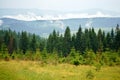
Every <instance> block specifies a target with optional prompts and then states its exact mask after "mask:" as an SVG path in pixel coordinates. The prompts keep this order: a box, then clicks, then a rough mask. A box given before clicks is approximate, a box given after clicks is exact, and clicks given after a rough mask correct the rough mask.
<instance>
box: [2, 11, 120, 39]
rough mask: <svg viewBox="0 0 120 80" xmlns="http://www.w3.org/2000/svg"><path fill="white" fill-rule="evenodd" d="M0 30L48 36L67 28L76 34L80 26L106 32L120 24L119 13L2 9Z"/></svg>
mask: <svg viewBox="0 0 120 80" xmlns="http://www.w3.org/2000/svg"><path fill="white" fill-rule="evenodd" d="M0 12H1V13H0V29H11V30H15V31H17V32H20V31H27V32H30V33H35V34H38V35H40V36H44V37H45V36H48V34H50V33H51V32H52V31H53V30H54V29H55V30H57V31H59V32H60V33H63V32H64V30H65V28H66V27H67V26H69V27H70V29H71V32H72V33H75V32H76V31H77V30H78V28H79V26H80V25H81V27H82V28H83V29H85V28H91V27H94V28H95V29H96V31H97V30H98V29H99V28H101V29H103V30H105V31H109V30H111V28H115V27H116V25H117V24H120V16H119V12H112V11H107V10H102V9H91V10H84V11H79V12H78V11H76V12H74V13H73V12H71V11H66V12H62V11H53V10H39V9H0Z"/></svg>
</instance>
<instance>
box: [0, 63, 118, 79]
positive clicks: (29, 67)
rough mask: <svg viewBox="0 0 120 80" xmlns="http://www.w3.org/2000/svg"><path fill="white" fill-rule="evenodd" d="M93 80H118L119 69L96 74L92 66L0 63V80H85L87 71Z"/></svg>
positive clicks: (116, 67)
mask: <svg viewBox="0 0 120 80" xmlns="http://www.w3.org/2000/svg"><path fill="white" fill-rule="evenodd" d="M90 70H91V71H92V72H94V80H119V79H120V68H119V66H115V67H102V69H101V70H100V71H98V72H96V71H95V67H92V66H85V65H80V66H77V67H76V66H74V65H70V64H57V65H53V64H44V63H41V62H35V61H8V62H6V61H0V80H87V78H86V75H87V72H88V71H90Z"/></svg>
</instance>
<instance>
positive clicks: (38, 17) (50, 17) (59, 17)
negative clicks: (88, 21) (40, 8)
mask: <svg viewBox="0 0 120 80" xmlns="http://www.w3.org/2000/svg"><path fill="white" fill-rule="evenodd" d="M95 17H113V16H111V15H109V14H104V13H102V12H101V11H98V12H96V13H95V14H88V13H66V14H58V15H43V16H41V15H36V14H35V13H32V12H28V13H27V14H18V15H14V16H11V15H5V16H3V18H13V19H17V20H24V21H33V20H62V19H71V18H95Z"/></svg>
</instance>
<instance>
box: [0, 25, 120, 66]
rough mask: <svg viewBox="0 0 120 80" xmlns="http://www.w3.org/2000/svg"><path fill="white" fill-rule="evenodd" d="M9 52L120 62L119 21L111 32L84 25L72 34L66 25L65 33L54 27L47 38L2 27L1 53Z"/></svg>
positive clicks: (82, 61)
mask: <svg viewBox="0 0 120 80" xmlns="http://www.w3.org/2000/svg"><path fill="white" fill-rule="evenodd" d="M5 53H8V54H9V56H13V55H14V53H15V54H17V55H18V54H20V55H26V56H27V58H29V59H32V58H34V59H36V60H40V59H42V60H43V59H47V58H50V60H49V61H51V58H52V59H53V60H56V61H58V57H60V58H62V59H61V60H60V61H59V62H70V63H71V62H72V63H73V64H75V65H77V64H93V63H94V62H99V63H101V64H103V63H106V64H108V62H111V63H113V62H116V64H120V58H119V57H120V28H119V25H118V24H117V26H116V28H114V29H111V31H110V32H104V31H103V30H101V29H99V30H98V32H95V30H94V28H89V29H87V28H86V29H84V30H83V29H82V27H81V26H80V27H79V29H78V31H77V32H76V33H74V34H71V30H70V28H69V27H66V29H65V32H64V34H60V33H59V32H56V30H53V32H52V33H51V34H50V35H49V36H48V38H47V39H45V38H41V37H40V36H38V35H35V34H30V33H27V32H25V31H22V32H18V33H16V32H15V31H11V30H0V56H1V54H2V55H4V54H5ZM53 55H54V56H53ZM14 56H15V55H14ZM23 57H24V56H23ZM23 57H22V58H23ZM41 57H42V58H41ZM24 58H25V59H26V57H24ZM64 58H65V59H64Z"/></svg>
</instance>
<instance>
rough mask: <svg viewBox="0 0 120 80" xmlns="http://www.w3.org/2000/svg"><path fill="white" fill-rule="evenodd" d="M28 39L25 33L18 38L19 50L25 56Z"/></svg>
mask: <svg viewBox="0 0 120 80" xmlns="http://www.w3.org/2000/svg"><path fill="white" fill-rule="evenodd" d="M28 44H29V41H28V37H27V33H26V32H22V34H21V38H20V49H21V50H22V52H23V53H24V54H25V53H26V51H27V49H28Z"/></svg>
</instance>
